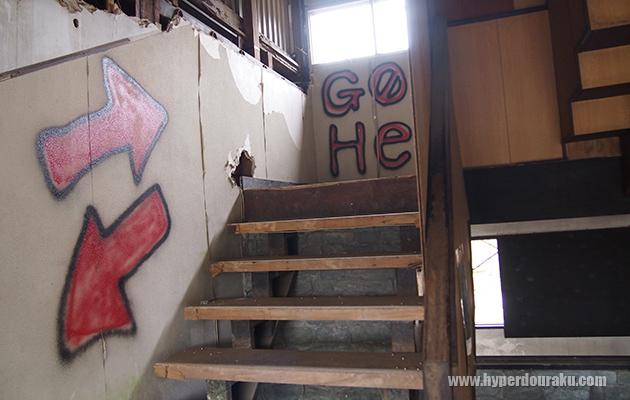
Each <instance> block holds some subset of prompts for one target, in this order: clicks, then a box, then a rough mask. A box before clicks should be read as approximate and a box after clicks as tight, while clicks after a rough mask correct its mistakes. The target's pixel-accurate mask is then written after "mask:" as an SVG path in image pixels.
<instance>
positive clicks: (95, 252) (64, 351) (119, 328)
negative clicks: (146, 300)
mask: <svg viewBox="0 0 630 400" xmlns="http://www.w3.org/2000/svg"><path fill="white" fill-rule="evenodd" d="M142 217H144V218H147V220H148V221H149V224H142V223H141V222H142V221H143V220H142ZM134 219H135V220H134ZM130 226H131V227H133V228H135V227H138V228H142V229H143V233H145V232H149V233H148V234H147V235H148V236H149V237H148V238H145V239H146V240H147V243H141V245H142V246H143V248H142V249H140V251H138V248H137V247H136V248H133V249H131V250H132V251H133V252H134V253H135V254H133V256H130V257H129V260H131V261H129V260H125V261H127V262H126V265H124V264H125V262H123V263H120V265H119V264H116V265H115V266H114V267H111V266H110V265H108V263H107V262H104V263H103V264H102V265H99V260H100V261H103V260H105V261H110V263H109V264H112V262H111V261H112V260H111V258H112V257H111V255H110V254H105V253H107V251H108V250H110V251H111V249H112V248H113V249H115V250H117V249H118V247H108V246H107V244H108V243H107V242H108V240H113V244H112V246H113V245H119V243H118V242H121V241H126V238H127V237H129V236H130V235H133V234H134V232H130V231H129V229H130ZM119 228H122V229H120V230H119ZM170 230H171V217H170V214H169V211H168V205H167V204H166V200H165V199H164V195H163V194H162V189H161V188H160V185H159V184H155V185H153V186H151V187H150V188H149V189H148V190H147V191H146V192H144V193H143V194H142V195H141V196H140V197H139V198H138V199H137V200H136V201H135V202H134V203H133V204H132V205H131V206H130V207H129V208H127V209H126V210H125V212H124V213H123V214H122V215H121V216H120V217H118V218H117V219H116V221H115V222H114V223H113V224H112V225H111V226H109V227H108V228H105V226H104V225H103V223H102V221H101V218H100V216H99V214H98V211H97V210H96V208H94V207H93V206H88V207H87V210H86V212H85V215H84V221H83V227H82V228H81V233H80V234H79V238H78V240H77V244H76V246H75V248H74V251H73V254H72V258H71V261H70V265H69V267H68V274H67V276H66V281H65V284H64V288H63V292H62V295H61V300H60V304H59V316H58V320H57V334H58V349H59V355H60V357H61V360H62V361H64V362H68V361H71V360H72V359H73V358H74V357H75V356H76V355H77V354H79V353H81V352H82V351H84V350H86V349H87V348H88V347H89V346H90V345H92V344H93V343H94V342H96V341H98V340H99V339H100V338H104V337H105V336H129V335H133V334H135V332H136V329H137V327H136V321H135V319H134V317H133V312H132V310H131V306H130V302H129V299H128V297H127V293H126V291H125V284H126V282H127V280H129V278H131V277H132V276H133V275H134V274H135V273H136V272H137V271H138V269H139V268H140V266H141V265H142V264H143V263H144V262H145V261H146V260H147V259H148V258H149V257H151V255H152V254H153V253H154V252H155V251H156V250H157V248H158V247H160V246H161V245H162V243H164V241H166V239H167V238H168V235H169V233H170ZM121 231H123V232H121ZM117 234H118V236H116V235H117ZM125 235H127V236H125ZM138 236H139V235H135V237H136V240H141V239H137V237H138ZM86 242H88V244H89V243H90V242H91V243H93V244H96V249H93V248H88V245H86ZM86 253H87V254H86ZM108 256H110V257H109V260H108V259H107V258H108ZM134 257H135V258H134ZM86 259H87V260H86ZM92 263H93V264H92ZM108 267H109V269H108ZM99 268H102V271H99ZM124 268H126V269H124ZM116 269H119V270H122V271H117V270H116ZM90 274H91V275H90ZM116 274H118V275H116ZM86 276H87V277H88V278H85V277H86ZM94 276H96V278H93V279H96V281H97V283H96V285H95V284H94V282H90V281H87V279H89V277H94ZM114 281H115V282H114ZM103 282H105V285H106V286H107V283H110V285H109V286H114V285H115V288H116V292H115V293H114V292H113V291H112V287H110V288H107V287H106V288H102V287H101V285H102V283H103ZM81 284H86V285H88V286H89V285H90V284H91V285H92V286H98V287H90V288H89V289H91V290H85V289H82V288H81V287H82V285H81ZM107 289H109V292H107ZM79 290H83V291H84V293H83V294H81V293H79V294H77V291H79ZM103 293H105V294H106V295H107V294H110V295H111V296H112V298H110V299H108V298H104V299H103V297H106V296H103V297H101V296H100V295H102V294H103ZM112 300H113V301H112ZM95 303H96V304H95ZM80 305H83V306H96V307H98V309H96V310H93V309H88V310H85V311H86V312H88V313H91V312H94V313H95V314H96V316H97V317H98V318H97V322H95V323H94V321H93V319H92V321H87V322H88V323H92V326H88V327H86V325H88V324H86V319H90V317H85V316H81V315H79V316H78V317H77V312H80V310H82V308H79V307H78V306H80ZM108 308H110V310H109V312H111V310H112V309H114V310H115V311H118V312H119V313H122V315H117V316H115V318H118V321H113V322H112V321H111V320H110V321H107V322H104V320H105V319H106V318H107V317H108V315H106V314H107V312H108V310H107V309H108ZM77 310H79V311H77ZM73 318H74V319H76V320H77V321H72V319H73ZM69 319H70V321H69ZM121 319H122V320H123V322H120V320H121ZM94 324H96V327H95V326H94ZM104 325H107V326H105V327H104ZM86 330H87V332H85V331H86ZM69 332H70V333H69Z"/></svg>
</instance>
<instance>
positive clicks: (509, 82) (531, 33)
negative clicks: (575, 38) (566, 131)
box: [497, 11, 562, 163]
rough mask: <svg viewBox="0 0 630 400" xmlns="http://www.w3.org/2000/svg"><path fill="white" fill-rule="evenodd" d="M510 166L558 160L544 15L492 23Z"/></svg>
mask: <svg viewBox="0 0 630 400" xmlns="http://www.w3.org/2000/svg"><path fill="white" fill-rule="evenodd" d="M497 24H498V30H499V42H500V49H501V63H502V71H503V84H504V90H505V105H506V111H507V124H508V132H509V146H510V161H511V162H512V163H519V162H526V161H538V160H548V159H553V158H561V157H562V143H561V133H560V119H559V115H558V100H557V95H556V82H555V76H554V69H553V54H552V50H551V35H550V31H549V18H548V14H547V12H546V11H541V12H536V13H530V14H523V15H519V16H514V17H509V18H503V19H499V20H497Z"/></svg>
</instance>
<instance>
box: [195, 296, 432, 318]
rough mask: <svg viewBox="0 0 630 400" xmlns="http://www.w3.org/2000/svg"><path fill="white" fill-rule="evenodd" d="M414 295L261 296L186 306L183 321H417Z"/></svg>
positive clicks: (419, 301)
mask: <svg viewBox="0 0 630 400" xmlns="http://www.w3.org/2000/svg"><path fill="white" fill-rule="evenodd" d="M423 304H424V301H423V298H422V297H418V296H404V297H403V296H371V297H267V298H265V297H261V298H235V299H218V300H213V301H211V302H210V303H208V304H202V305H199V306H195V307H186V310H185V316H186V320H189V321H196V320H214V319H217V320H250V319H251V320H282V321H297V320H308V321H417V320H422V319H423V318H424V307H423Z"/></svg>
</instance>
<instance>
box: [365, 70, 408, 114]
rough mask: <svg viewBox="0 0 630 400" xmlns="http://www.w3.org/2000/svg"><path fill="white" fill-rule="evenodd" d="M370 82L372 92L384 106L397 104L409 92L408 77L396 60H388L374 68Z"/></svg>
mask: <svg viewBox="0 0 630 400" xmlns="http://www.w3.org/2000/svg"><path fill="white" fill-rule="evenodd" d="M369 82H370V93H372V95H374V98H375V99H376V101H377V102H378V104H380V105H382V106H389V105H392V104H396V103H398V102H399V101H401V100H402V99H403V98H404V97H405V95H406V94H407V78H406V77H405V73H404V72H403V70H402V68H400V66H399V65H398V64H396V63H395V62H386V63H383V64H381V65H379V66H377V67H376V68H374V70H373V71H372V76H371V77H370V81H369Z"/></svg>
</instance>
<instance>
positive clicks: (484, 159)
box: [448, 21, 510, 168]
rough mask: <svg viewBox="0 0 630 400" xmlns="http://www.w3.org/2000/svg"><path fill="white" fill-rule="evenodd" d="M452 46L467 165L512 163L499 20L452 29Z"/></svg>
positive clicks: (458, 118) (457, 115)
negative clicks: (498, 27) (502, 71)
mask: <svg viewBox="0 0 630 400" xmlns="http://www.w3.org/2000/svg"><path fill="white" fill-rule="evenodd" d="M448 46H449V57H450V68H451V71H450V72H451V84H452V92H453V104H454V108H455V118H456V121H457V130H458V133H459V142H460V148H461V155H462V164H463V166H464V168H470V167H481V166H489V165H498V164H508V163H509V162H510V158H509V145H508V132H507V121H506V116H505V100H504V96H503V84H502V81H501V58H500V54H499V37H498V31H497V22H496V21H485V22H480V23H476V24H470V25H461V26H457V27H452V28H449V30H448Z"/></svg>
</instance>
